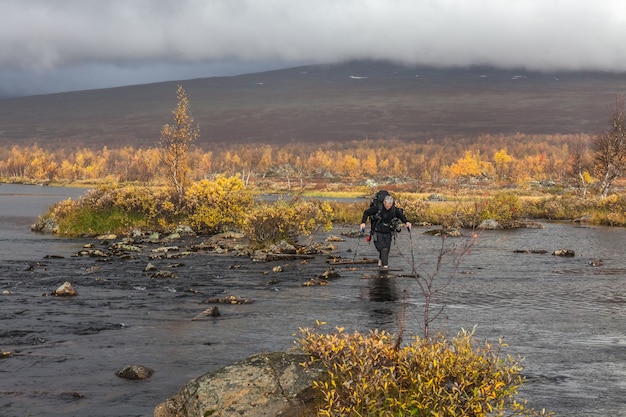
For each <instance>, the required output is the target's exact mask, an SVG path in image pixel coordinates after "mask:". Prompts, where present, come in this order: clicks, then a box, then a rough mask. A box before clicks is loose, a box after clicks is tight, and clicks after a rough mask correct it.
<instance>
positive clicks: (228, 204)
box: [183, 176, 254, 233]
mask: <svg viewBox="0 0 626 417" xmlns="http://www.w3.org/2000/svg"><path fill="white" fill-rule="evenodd" d="M253 205H254V198H253V194H252V192H251V191H250V190H249V189H248V188H247V187H246V185H245V183H244V182H243V181H242V180H241V179H240V178H239V177H224V176H218V177H216V178H215V180H206V179H205V180H201V181H198V182H195V183H193V184H192V185H191V186H190V187H189V188H188V189H187V192H186V194H185V206H184V208H183V212H184V214H186V215H187V216H188V219H189V222H190V224H191V226H192V227H194V228H196V229H198V230H203V231H206V232H209V233H217V232H222V231H225V230H228V229H229V228H235V229H241V228H242V227H243V225H244V224H245V222H246V217H247V216H248V214H249V212H250V210H251V209H252V207H253Z"/></svg>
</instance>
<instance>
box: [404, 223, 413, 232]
mask: <svg viewBox="0 0 626 417" xmlns="http://www.w3.org/2000/svg"><path fill="white" fill-rule="evenodd" d="M404 224H406V228H407V229H408V230H409V232H410V231H411V227H412V224H411V222H406V223H404Z"/></svg>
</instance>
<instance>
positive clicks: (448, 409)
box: [296, 322, 552, 417]
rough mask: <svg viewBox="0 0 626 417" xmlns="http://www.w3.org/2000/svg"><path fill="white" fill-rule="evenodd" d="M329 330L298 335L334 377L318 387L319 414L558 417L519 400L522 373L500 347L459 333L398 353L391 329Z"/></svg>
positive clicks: (416, 343) (421, 341)
mask: <svg viewBox="0 0 626 417" xmlns="http://www.w3.org/2000/svg"><path fill="white" fill-rule="evenodd" d="M323 324H324V323H320V322H318V323H317V326H316V328H315V329H314V330H311V329H308V328H305V329H300V338H299V339H298V340H297V341H296V344H297V345H298V348H299V349H301V350H302V351H304V352H305V353H306V354H308V355H311V361H317V360H320V361H322V363H323V364H324V366H325V367H326V369H327V371H328V373H327V375H326V377H325V378H324V379H320V380H318V381H315V383H314V387H315V388H316V389H317V390H318V391H319V392H320V393H321V395H322V398H323V400H322V404H321V407H320V409H319V413H318V414H319V415H320V416H327V417H331V416H348V415H350V416H439V417H451V416H472V417H478V416H503V415H517V416H547V415H552V414H551V413H547V412H546V411H545V410H542V411H540V412H538V411H535V410H534V409H531V408H527V407H526V402H525V401H524V400H520V399H518V398H517V393H518V389H519V387H520V386H521V385H522V383H523V378H522V376H521V374H520V373H521V370H522V367H521V365H520V361H519V360H516V359H514V358H512V357H511V356H509V355H507V356H504V357H502V356H501V349H502V347H505V346H506V345H505V344H503V343H502V341H499V342H498V343H497V344H495V345H494V344H490V343H487V342H480V341H477V340H476V339H475V338H474V332H473V331H472V332H467V331H461V332H460V333H459V334H457V335H456V336H455V337H453V338H452V339H451V340H448V339H446V338H445V337H444V336H443V335H439V336H437V337H435V338H429V339H420V338H417V337H416V338H415V339H414V340H413V342H412V343H411V344H408V345H406V346H403V347H400V346H397V340H396V339H395V337H394V336H393V335H392V334H390V333H387V332H385V331H378V330H376V331H370V332H369V333H368V334H366V335H363V334H361V333H359V332H355V333H353V334H346V333H344V332H343V329H342V328H337V331H336V332H334V333H332V334H322V333H320V332H319V328H320V326H321V325H323ZM304 365H305V366H306V365H307V364H304Z"/></svg>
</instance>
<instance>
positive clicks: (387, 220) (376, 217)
mask: <svg viewBox="0 0 626 417" xmlns="http://www.w3.org/2000/svg"><path fill="white" fill-rule="evenodd" d="M368 217H369V218H371V219H372V230H375V231H377V232H379V233H391V232H392V228H391V225H392V224H393V222H394V219H398V220H400V221H401V222H402V223H406V222H408V220H407V218H406V216H405V215H404V211H402V209H401V208H400V207H396V206H391V208H390V209H389V210H387V209H386V208H385V206H383V207H382V208H381V209H380V214H379V213H378V206H377V205H373V206H371V207H370V208H368V209H367V210H365V211H364V212H363V218H362V219H361V223H365V222H366V221H367V218H368Z"/></svg>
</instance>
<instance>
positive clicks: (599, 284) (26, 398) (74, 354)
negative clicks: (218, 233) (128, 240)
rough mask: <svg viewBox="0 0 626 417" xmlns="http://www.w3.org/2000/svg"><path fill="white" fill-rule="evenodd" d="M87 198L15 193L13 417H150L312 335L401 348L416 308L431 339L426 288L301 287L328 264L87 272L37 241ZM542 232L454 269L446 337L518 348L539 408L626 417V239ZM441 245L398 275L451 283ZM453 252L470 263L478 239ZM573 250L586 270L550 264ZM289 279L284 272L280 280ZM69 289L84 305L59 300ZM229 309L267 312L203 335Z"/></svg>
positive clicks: (6, 260) (4, 220) (486, 235)
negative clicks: (137, 372) (226, 300)
mask: <svg viewBox="0 0 626 417" xmlns="http://www.w3.org/2000/svg"><path fill="white" fill-rule="evenodd" d="M82 193H83V191H82V190H76V189H68V188H52V187H34V186H18V185H8V184H1V185H0V227H1V229H0V291H2V294H0V350H2V351H5V352H7V351H8V352H12V353H14V355H13V356H10V357H6V358H3V359H0V416H3V417H14V416H15V417H17V416H20V417H23V416H42V417H43V416H102V417H113V416H115V417H120V416H150V415H152V413H153V410H154V407H155V406H156V405H157V404H158V403H159V402H161V401H163V400H165V399H166V398H167V397H168V396H170V395H172V394H174V393H175V392H176V391H177V390H178V389H180V388H181V387H182V386H183V385H184V384H185V383H186V382H188V381H189V380H190V379H192V378H195V377H197V376H200V375H202V374H203V373H205V372H208V371H210V370H213V369H215V368H218V367H221V366H224V365H227V364H229V363H232V362H235V361H238V360H241V359H244V358H245V357H247V356H249V355H251V354H254V353H259V352H264V351H276V350H286V349H289V348H290V347H291V346H293V341H294V334H296V333H297V332H298V328H299V327H310V326H313V325H314V323H315V320H321V321H326V322H327V323H328V324H327V327H328V330H331V329H332V328H334V327H335V326H342V327H345V328H346V331H354V330H359V331H367V330H368V329H374V328H378V329H385V330H388V331H391V332H394V333H395V332H397V331H398V323H399V315H400V313H401V311H402V300H405V302H406V303H407V310H406V311H407V312H406V320H405V323H406V324H405V325H406V332H407V333H408V334H414V335H419V334H421V332H422V328H421V326H420V322H421V317H422V316H421V313H420V310H421V308H422V306H423V297H422V296H421V295H420V291H419V289H418V287H417V285H416V283H415V281H414V280H413V279H411V278H406V277H401V276H400V277H396V278H387V279H380V278H373V277H374V276H376V274H374V271H372V267H371V266H368V265H361V266H357V267H356V268H347V267H340V266H336V270H337V271H338V272H339V273H340V275H341V276H340V277H339V278H337V279H335V280H332V281H330V282H329V283H328V285H326V286H311V287H309V286H303V285H302V284H303V283H304V282H305V281H308V280H309V279H312V278H315V277H317V276H318V275H319V274H321V273H322V272H324V271H325V270H326V269H328V267H329V264H328V259H326V258H325V257H318V258H316V259H314V260H310V261H309V262H307V263H302V262H297V261H276V262H269V263H262V264H258V263H252V262H251V261H250V260H248V259H244V258H233V257H230V256H227V255H215V254H207V253H197V254H195V255H193V256H191V257H188V258H184V259H179V260H176V261H164V260H152V259H149V258H148V257H147V256H144V255H141V256H139V255H138V256H136V257H131V258H129V259H112V260H107V261H106V262H102V261H99V260H98V259H93V258H88V257H75V256H72V255H73V254H75V253H76V252H77V251H78V250H80V248H81V247H82V245H83V244H84V243H85V240H84V239H83V240H80V239H61V238H56V237H51V236H44V235H39V234H34V233H31V232H30V231H29V227H30V224H32V223H34V222H35V220H36V218H37V216H38V215H39V214H40V213H42V212H43V211H45V209H46V208H47V207H48V206H49V205H50V204H52V203H54V202H56V201H60V200H62V199H65V198H67V197H72V198H76V197H78V196H79V195H80V194H82ZM543 226H544V228H537V229H518V230H508V231H485V232H482V233H480V234H479V235H478V236H477V239H476V240H475V242H474V244H473V245H472V246H471V248H470V249H469V250H468V251H467V252H466V254H465V256H464V257H463V259H462V261H461V263H460V265H459V268H458V270H457V271H456V272H455V273H453V272H452V268H453V264H452V260H451V258H447V257H446V258H444V262H443V267H442V268H441V270H440V276H439V277H437V278H436V279H437V281H436V282H445V280H447V277H452V280H451V282H450V284H449V285H448V286H447V287H446V288H445V290H444V292H443V294H444V297H445V298H444V299H443V300H437V302H438V303H441V305H442V306H443V307H444V309H443V313H442V314H441V315H440V316H439V318H438V319H437V320H436V321H435V322H433V323H432V330H440V331H444V332H447V333H449V334H454V333H457V332H458V331H459V330H460V329H462V328H463V329H468V330H469V329H472V328H474V327H475V334H476V337H478V338H479V339H487V340H489V341H497V339H498V338H503V339H504V342H506V343H507V344H508V345H509V347H508V348H507V350H506V353H509V354H512V355H514V356H517V355H520V356H522V357H524V358H525V359H524V361H523V364H524V366H525V369H524V375H525V376H526V377H527V379H528V381H527V383H526V384H525V385H524V388H523V390H522V392H521V396H522V397H524V398H527V399H528V400H529V404H531V405H532V406H534V407H535V408H539V409H541V408H546V409H548V410H552V411H554V412H556V414H557V415H559V416H580V417H582V416H626V395H625V394H626V335H625V332H626V315H625V313H626V289H625V287H624V281H625V279H626V257H624V242H625V241H626V230H624V229H620V228H606V227H584V226H578V225H573V224H558V223H544V224H543ZM349 229H350V228H347V227H339V226H338V227H336V228H335V229H334V230H332V231H331V232H329V233H320V234H318V235H315V236H314V238H313V239H314V240H319V241H323V240H325V238H326V237H327V236H328V235H339V234H340V233H341V231H345V230H349ZM426 230H427V229H420V228H414V230H413V232H412V233H411V234H408V233H407V232H406V231H403V232H402V233H400V234H399V235H398V239H397V241H396V244H395V245H394V247H393V248H392V254H391V258H390V262H391V264H392V267H395V268H400V269H402V270H403V271H402V272H404V273H410V272H411V271H412V270H413V267H414V266H415V269H416V270H417V271H418V272H419V273H420V274H421V275H422V276H426V275H428V274H433V273H434V271H436V269H435V266H434V265H435V261H436V255H437V254H438V253H439V249H440V246H441V240H440V239H439V238H436V237H432V236H429V235H426V234H424V233H423V232H424V231H426ZM193 239H196V240H197V241H201V240H202V238H201V237H199V238H193ZM446 242H447V243H446V245H447V246H446V247H447V248H450V247H451V246H449V245H456V246H459V247H460V246H461V245H462V243H464V242H465V239H464V238H461V239H448V240H447V241H446ZM95 243H96V244H99V242H95ZM191 243H194V242H192V241H190V242H181V244H191ZM335 245H336V247H337V248H336V254H337V255H339V256H342V257H344V258H347V259H360V258H361V257H364V256H365V257H374V256H375V250H374V248H373V246H370V245H368V244H367V243H365V241H364V240H362V239H361V240H357V239H351V238H345V241H343V242H337V243H335ZM560 248H565V249H571V250H573V251H574V252H575V254H576V256H575V257H571V258H564V257H556V256H552V255H551V253H552V252H553V251H554V250H556V249H560ZM524 250H527V251H528V252H529V253H520V251H524ZM540 251H546V252H547V253H543V254H541V253H535V252H540ZM47 255H53V256H47ZM592 261H601V262H599V265H598V266H592V265H590V262H592ZM148 262H153V263H155V264H156V265H157V267H163V268H165V267H172V268H174V269H175V270H176V272H177V276H178V277H177V278H175V279H155V278H152V277H150V276H149V275H148V274H146V273H145V272H143V269H144V267H145V266H146V264H147V263H148ZM159 262H160V263H161V264H160V265H159ZM278 265H281V266H282V267H283V270H284V271H283V272H275V271H274V270H273V268H274V266H278ZM64 281H70V282H71V283H72V285H74V287H75V288H76V289H77V291H78V292H79V295H78V296H77V297H73V298H57V297H50V296H46V295H47V294H49V293H50V292H51V291H52V290H54V289H56V288H57V287H58V286H59V285H60V284H62V283H63V282H64ZM225 294H227V295H234V296H240V297H244V298H249V299H252V300H254V302H253V303H252V304H244V305H232V306H231V305H220V306H219V309H220V312H221V313H222V315H221V316H220V317H216V318H205V319H202V320H193V318H194V317H197V316H198V314H200V313H201V312H202V311H203V310H205V309H206V308H208V307H209V305H207V304H206V303H204V301H205V300H206V298H207V297H215V296H221V295H225ZM406 337H408V336H405V340H406ZM128 364H142V365H145V366H149V367H151V368H153V369H154V370H155V374H154V375H153V377H152V378H150V379H149V380H147V381H141V382H134V381H127V380H123V379H120V378H118V377H117V376H115V374H114V373H115V371H117V370H119V369H121V368H122V367H124V366H125V365H128Z"/></svg>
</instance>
